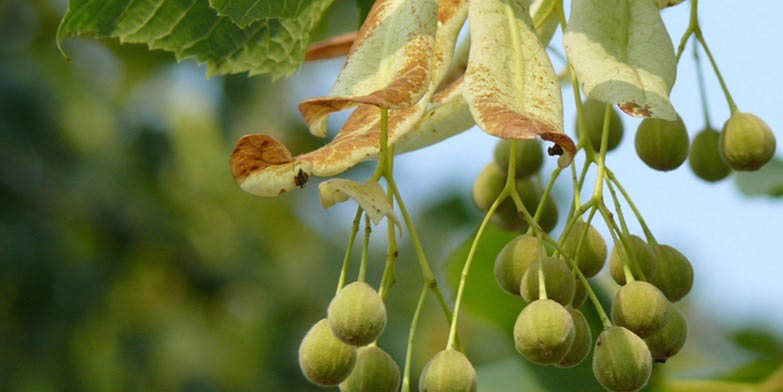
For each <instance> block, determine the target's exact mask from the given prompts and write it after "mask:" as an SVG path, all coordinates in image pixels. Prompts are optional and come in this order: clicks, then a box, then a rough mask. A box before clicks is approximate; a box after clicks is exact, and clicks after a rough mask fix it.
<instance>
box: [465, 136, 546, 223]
mask: <svg viewBox="0 0 783 392" xmlns="http://www.w3.org/2000/svg"><path fill="white" fill-rule="evenodd" d="M510 146H511V142H510V141H508V140H501V141H499V142H498V143H497V145H496V146H495V160H494V162H492V163H490V164H488V165H487V166H485V167H484V169H482V170H481V173H479V175H478V177H476V181H475V182H474V183H473V201H474V202H475V203H476V206H477V207H478V208H479V209H481V210H483V211H484V212H487V211H489V208H490V206H491V205H492V203H493V202H494V201H495V199H497V197H498V195H500V193H501V192H502V191H503V187H504V186H505V184H506V177H507V175H506V174H507V171H508V158H509V153H510ZM543 163H544V152H543V150H542V147H541V142H539V141H538V140H537V139H525V140H518V141H517V151H516V165H515V170H514V177H515V178H516V189H517V191H518V192H519V196H520V197H521V198H522V203H523V204H524V205H525V208H526V209H527V210H528V211H531V213H532V212H534V211H536V208H537V207H538V204H539V202H540V201H541V197H542V196H543V193H544V189H543V187H542V186H541V182H540V179H539V178H538V173H539V171H540V170H541V166H543ZM557 220H558V211H557V204H556V203H555V201H554V199H552V197H550V196H547V198H546V200H545V201H544V204H543V210H542V213H541V217H540V219H539V220H538V224H539V225H541V228H543V229H544V230H545V231H547V232H550V231H552V229H554V228H555V226H556V225H557ZM492 222H493V223H494V224H495V225H497V226H498V227H500V228H502V229H504V230H508V231H526V230H527V229H528V224H527V222H525V220H524V219H523V218H522V217H521V216H519V214H518V213H517V209H516V206H515V205H514V201H513V200H511V199H510V198H507V199H506V200H504V201H503V202H502V203H501V204H500V206H498V208H497V210H496V211H495V214H494V215H492Z"/></svg>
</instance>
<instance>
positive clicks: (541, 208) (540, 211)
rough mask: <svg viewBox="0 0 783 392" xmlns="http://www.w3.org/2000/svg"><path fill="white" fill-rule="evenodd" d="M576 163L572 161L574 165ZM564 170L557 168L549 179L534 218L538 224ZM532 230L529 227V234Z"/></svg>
mask: <svg viewBox="0 0 783 392" xmlns="http://www.w3.org/2000/svg"><path fill="white" fill-rule="evenodd" d="M573 162H574V161H571V163H572V164H573ZM562 171H563V169H562V168H561V167H559V166H558V167H557V169H555V170H554V171H552V176H550V177H549V182H547V184H546V188H544V193H542V194H541V200H539V201H538V206H536V214H535V216H534V217H533V220H534V221H536V222H538V221H539V220H540V219H541V214H543V212H544V204H545V202H546V201H547V199H548V198H549V194H550V193H551V192H552V187H553V186H554V185H555V181H556V180H557V177H559V176H560V172H562ZM531 230H533V228H532V227H528V229H527V233H528V234H530V232H531Z"/></svg>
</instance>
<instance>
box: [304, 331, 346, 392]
mask: <svg viewBox="0 0 783 392" xmlns="http://www.w3.org/2000/svg"><path fill="white" fill-rule="evenodd" d="M355 362H356V348H355V347H353V346H351V345H348V344H345V343H343V342H342V341H340V340H339V339H337V338H336V337H335V336H334V334H332V330H331V328H329V321H328V320H327V319H322V320H321V321H319V322H317V323H316V324H315V325H313V326H312V327H311V328H310V330H309V331H307V334H306V335H305V337H304V339H302V343H301V344H300V345H299V367H300V368H301V369H302V373H304V375H305V377H307V379H308V380H310V382H312V383H313V384H317V385H321V386H335V385H338V384H340V383H341V382H342V381H343V380H345V379H346V378H347V377H348V375H349V374H350V373H351V370H353V368H354V364H355Z"/></svg>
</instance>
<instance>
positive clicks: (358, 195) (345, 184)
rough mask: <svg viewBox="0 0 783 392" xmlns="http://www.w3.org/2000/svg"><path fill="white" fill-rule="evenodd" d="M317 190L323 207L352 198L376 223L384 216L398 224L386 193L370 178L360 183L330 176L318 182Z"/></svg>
mask: <svg viewBox="0 0 783 392" xmlns="http://www.w3.org/2000/svg"><path fill="white" fill-rule="evenodd" d="M318 191H319V192H320V193H321V205H322V206H323V207H324V208H329V207H331V206H333V205H335V204H337V203H342V202H344V201H347V200H348V199H349V198H352V199H354V200H356V202H358V203H359V206H361V207H362V209H363V210H364V212H365V213H367V216H368V217H369V218H370V220H371V221H372V222H373V223H375V224H376V225H377V224H378V223H380V222H381V219H383V217H384V216H385V217H387V218H389V219H391V220H392V222H394V223H396V224H399V223H398V222H397V217H396V215H395V214H394V207H392V205H391V203H389V199H388V198H387V197H386V193H385V192H384V190H383V188H382V187H381V185H380V184H378V182H377V181H373V180H370V181H368V182H366V183H364V184H362V183H359V182H356V181H351V180H346V179H343V178H332V179H331V180H326V181H324V182H322V183H320V184H318Z"/></svg>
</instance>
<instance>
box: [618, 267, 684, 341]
mask: <svg viewBox="0 0 783 392" xmlns="http://www.w3.org/2000/svg"><path fill="white" fill-rule="evenodd" d="M669 305H670V304H669V301H667V300H666V297H665V296H664V295H663V293H662V292H661V290H658V288H657V287H655V286H653V285H651V284H649V283H647V282H642V281H640V280H636V281H633V282H631V283H628V284H626V285H625V286H623V287H621V288H620V290H618V291H617V294H616V295H615V297H614V301H613V302H612V321H613V322H614V323H615V324H617V325H619V326H621V327H625V328H628V329H630V330H631V331H633V333H635V334H637V335H639V336H640V337H647V336H650V335H651V334H653V333H655V332H656V331H658V330H660V329H661V328H663V324H664V323H665V322H666V317H667V312H668V311H669Z"/></svg>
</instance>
